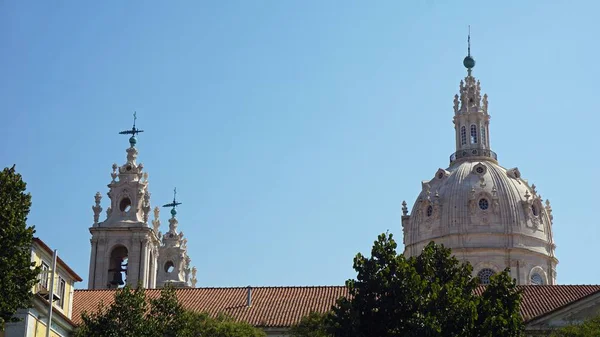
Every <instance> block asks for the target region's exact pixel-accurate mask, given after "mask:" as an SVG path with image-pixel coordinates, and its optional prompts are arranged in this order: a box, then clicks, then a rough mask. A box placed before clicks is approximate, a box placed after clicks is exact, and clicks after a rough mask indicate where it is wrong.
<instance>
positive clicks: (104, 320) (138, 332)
mask: <svg viewBox="0 0 600 337" xmlns="http://www.w3.org/2000/svg"><path fill="white" fill-rule="evenodd" d="M153 309H154V308H153ZM147 312H148V304H147V301H146V293H145V291H144V289H143V288H142V287H138V288H137V289H132V288H131V287H130V286H129V285H126V286H125V287H124V288H122V289H119V290H117V291H116V293H115V301H114V302H113V303H112V304H111V305H110V306H108V307H106V306H104V304H102V303H100V305H99V306H98V311H97V312H95V313H91V314H88V313H83V314H82V315H81V319H82V321H83V323H82V324H81V325H80V326H79V328H78V329H77V331H76V333H75V336H78V337H118V336H122V337H150V336H153V334H152V332H153V329H152V328H153V327H154V326H156V324H152V322H146V313H147ZM155 312H156V311H155ZM149 323H150V324H149Z"/></svg>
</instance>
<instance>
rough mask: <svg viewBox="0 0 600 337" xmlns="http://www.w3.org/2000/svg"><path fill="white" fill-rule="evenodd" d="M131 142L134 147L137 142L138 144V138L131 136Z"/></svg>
mask: <svg viewBox="0 0 600 337" xmlns="http://www.w3.org/2000/svg"><path fill="white" fill-rule="evenodd" d="M129 144H130V145H131V147H134V146H135V144H137V138H135V136H131V137H130V138H129Z"/></svg>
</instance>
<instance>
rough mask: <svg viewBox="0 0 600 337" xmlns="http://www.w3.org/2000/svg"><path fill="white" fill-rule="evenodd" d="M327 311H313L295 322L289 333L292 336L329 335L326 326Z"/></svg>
mask: <svg viewBox="0 0 600 337" xmlns="http://www.w3.org/2000/svg"><path fill="white" fill-rule="evenodd" d="M326 319H327V313H319V312H314V311H313V312H311V313H310V314H308V315H307V316H304V317H302V319H301V320H300V322H298V323H296V324H294V325H293V326H292V327H291V328H290V331H289V332H288V334H289V335H290V336H291V337H329V336H331V335H330V334H329V333H327V328H326Z"/></svg>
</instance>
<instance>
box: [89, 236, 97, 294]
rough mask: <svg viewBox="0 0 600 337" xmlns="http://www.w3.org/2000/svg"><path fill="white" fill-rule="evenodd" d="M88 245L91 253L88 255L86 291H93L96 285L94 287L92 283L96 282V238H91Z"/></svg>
mask: <svg viewBox="0 0 600 337" xmlns="http://www.w3.org/2000/svg"><path fill="white" fill-rule="evenodd" d="M90 244H91V246H92V252H91V253H90V266H89V268H90V272H89V277H88V289H95V288H96V287H97V285H95V284H94V283H95V282H94V281H95V280H96V275H95V274H96V262H97V259H96V252H97V247H98V238H94V237H92V238H91V239H90Z"/></svg>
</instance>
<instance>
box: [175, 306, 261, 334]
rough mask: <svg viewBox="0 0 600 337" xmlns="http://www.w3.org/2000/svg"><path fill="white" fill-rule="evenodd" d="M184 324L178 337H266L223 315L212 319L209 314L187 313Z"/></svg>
mask: <svg viewBox="0 0 600 337" xmlns="http://www.w3.org/2000/svg"><path fill="white" fill-rule="evenodd" d="M183 322H184V324H183V325H182V326H181V328H180V330H179V332H178V335H177V336H178V337H197V336H210V337H266V334H265V332H264V331H262V330H261V329H258V328H255V327H253V326H252V325H250V324H248V323H246V322H238V321H235V320H234V319H232V318H231V317H229V316H227V315H223V314H220V315H218V316H217V317H211V316H210V315H208V314H207V313H198V312H192V311H187V312H186V313H185V315H184V319H183Z"/></svg>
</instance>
